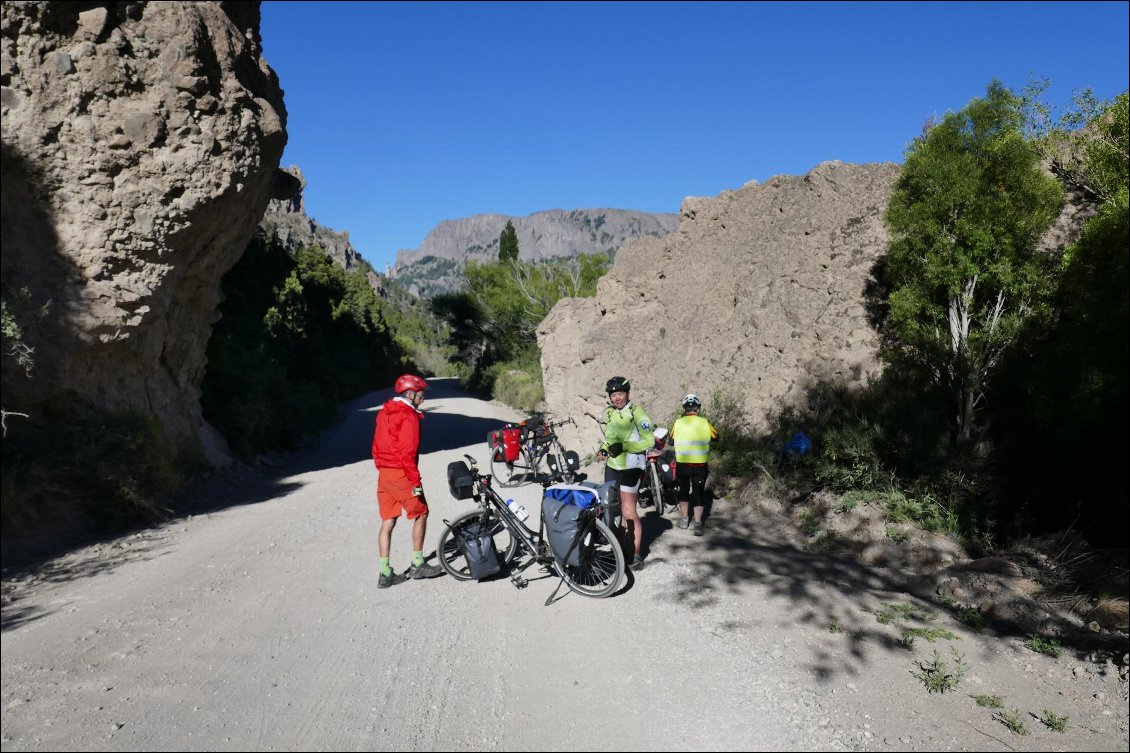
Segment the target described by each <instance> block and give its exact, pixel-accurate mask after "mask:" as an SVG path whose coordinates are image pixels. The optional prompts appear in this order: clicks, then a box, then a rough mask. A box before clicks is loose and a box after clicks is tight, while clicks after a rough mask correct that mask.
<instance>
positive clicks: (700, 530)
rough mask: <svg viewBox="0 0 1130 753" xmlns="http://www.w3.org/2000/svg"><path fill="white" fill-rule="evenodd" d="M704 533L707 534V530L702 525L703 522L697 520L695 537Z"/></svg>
mask: <svg viewBox="0 0 1130 753" xmlns="http://www.w3.org/2000/svg"><path fill="white" fill-rule="evenodd" d="M704 533H706V529H705V528H703V525H702V521H701V520H696V521H695V522H694V535H695V536H701V535H703V534H704Z"/></svg>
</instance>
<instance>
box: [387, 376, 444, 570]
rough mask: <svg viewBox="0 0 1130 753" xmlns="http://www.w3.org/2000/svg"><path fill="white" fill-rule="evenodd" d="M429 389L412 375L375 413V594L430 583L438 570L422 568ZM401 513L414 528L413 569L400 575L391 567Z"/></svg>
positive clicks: (401, 378)
mask: <svg viewBox="0 0 1130 753" xmlns="http://www.w3.org/2000/svg"><path fill="white" fill-rule="evenodd" d="M427 388H428V383H427V382H425V381H424V380H423V379H421V378H420V377H418V376H416V375H415V374H405V375H403V376H402V377H400V378H399V379H397V380H396V384H395V385H394V386H393V390H394V391H395V392H396V393H397V394H396V397H394V398H392V399H391V400H389V401H388V402H386V403H385V404H384V405H383V406H381V410H380V411H379V412H378V413H377V429H376V431H375V432H374V433H373V463H374V464H375V465H376V466H377V504H378V506H379V507H380V511H381V533H380V537H379V542H380V550H381V573H380V575H379V576H378V578H377V588H388V587H389V586H394V585H396V584H397V583H403V582H404V581H405V580H407V579H408V578H434V577H435V576H437V575H439V574H440V573H442V570H441V569H440V566H439V565H427V564H424V534H425V533H427V530H428V502H427V500H426V499H425V498H424V487H423V484H422V482H421V480H420V468H419V466H418V463H419V459H420V419H422V418H423V417H424V414H423V413H422V412H420V403H422V402H424V390H426V389H427ZM401 512H403V513H404V514H405V515H406V516H407V517H408V519H409V520H412V521H415V522H414V523H413V525H412V565H411V566H410V567H409V568H408V570H407V572H404V573H400V574H399V575H398V574H396V573H394V572H393V571H392V566H391V565H389V550H390V549H391V548H392V529H394V528H396V521H397V520H398V519H399V518H400V513H401Z"/></svg>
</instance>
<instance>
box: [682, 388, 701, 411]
mask: <svg viewBox="0 0 1130 753" xmlns="http://www.w3.org/2000/svg"><path fill="white" fill-rule="evenodd" d="M682 403H683V410H698V409H699V408H701V407H702V401H701V400H699V399H698V395H696V394H694V393H693V392H691V393H688V394H686V395H683V399H682Z"/></svg>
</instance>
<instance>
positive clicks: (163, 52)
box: [0, 2, 295, 444]
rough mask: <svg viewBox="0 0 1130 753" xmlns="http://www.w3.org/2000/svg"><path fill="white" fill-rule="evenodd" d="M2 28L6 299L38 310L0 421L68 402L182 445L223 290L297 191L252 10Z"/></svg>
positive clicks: (151, 8) (235, 7) (165, 12)
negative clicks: (287, 173) (152, 427)
mask: <svg viewBox="0 0 1130 753" xmlns="http://www.w3.org/2000/svg"><path fill="white" fill-rule="evenodd" d="M2 23H3V27H2V29H3V34H2V38H0V58H2V63H3V77H2V78H3V80H2V83H3V101H2V111H3V163H2V172H3V221H2V225H0V234H2V242H3V249H4V252H3V288H4V293H5V298H6V299H7V298H8V297H9V295H10V294H11V293H12V291H16V290H19V289H20V288H24V287H26V288H27V289H28V291H29V293H30V301H31V304H32V305H33V306H39V305H41V304H43V303H46V302H48V301H50V305H49V314H48V316H47V317H46V318H45V319H43V320H41V321H37V322H29V321H25V322H23V324H24V325H25V329H26V339H27V341H28V343H29V344H30V345H32V346H33V347H34V348H35V360H36V368H35V371H34V377H33V378H31V379H25V378H17V377H22V374H21V375H16V376H12V375H10V374H8V373H7V372H6V374H5V377H6V378H5V382H4V403H5V408H7V409H9V410H13V409H18V410H24V411H31V412H34V411H35V410H36V406H37V405H40V404H43V403H45V402H47V401H52V400H55V399H58V398H60V397H66V396H68V395H70V396H79V397H81V398H85V399H88V400H89V401H91V402H92V403H93V404H94V405H95V406H97V407H99V408H102V409H108V410H123V409H129V410H135V411H140V412H143V413H147V414H150V415H152V416H154V417H156V418H157V420H158V421H159V422H160V424H161V425H162V427H163V428H164V430H165V431H166V433H167V436H168V438H169V439H170V440H173V441H175V442H178V443H182V444H183V443H193V442H195V441H197V439H198V438H199V437H200V435H201V432H205V433H206V432H207V427H205V426H204V423H203V420H202V418H201V416H200V402H199V394H200V390H199V384H200V381H201V379H202V377H203V374H204V367H205V346H206V344H207V341H208V337H209V334H210V331H211V326H210V325H211V323H212V321H213V320H214V318H215V316H216V306H217V304H218V303H219V300H220V289H219V281H220V278H221V277H222V276H223V274H224V273H225V272H226V271H227V270H228V269H229V268H230V267H231V266H232V264H234V263H235V261H236V260H237V259H238V258H239V255H240V254H241V253H242V252H243V251H244V249H245V248H246V246H247V243H248V241H249V239H250V237H251V234H252V232H253V231H254V229H255V226H256V224H257V223H258V221H259V219H260V218H261V217H262V215H263V211H264V209H265V207H266V205H267V202H268V200H269V199H270V198H271V196H272V192H274V193H276V194H277V195H278V197H279V198H285V196H287V195H289V194H287V191H288V190H289V191H290V192H291V193H293V190H294V188H295V187H294V186H293V185H292V184H291V183H290V182H288V181H286V180H279V177H278V176H277V175H276V172H277V168H278V163H279V159H280V157H281V156H282V151H283V147H284V145H285V143H286V131H285V122H286V112H285V109H284V107H283V99H282V91H281V89H280V88H279V83H278V80H277V78H276V76H275V74H274V72H273V71H272V70H271V69H270V67H269V66H268V65H267V62H266V61H265V60H264V59H263V56H262V48H261V45H260V39H259V4H258V3H218V2H199V3H183V2H161V3H156V2H155V3H143V2H116V3H91V2H78V3H40V2H5V3H4V4H3V15H2Z"/></svg>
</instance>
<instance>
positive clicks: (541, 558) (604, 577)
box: [437, 455, 624, 605]
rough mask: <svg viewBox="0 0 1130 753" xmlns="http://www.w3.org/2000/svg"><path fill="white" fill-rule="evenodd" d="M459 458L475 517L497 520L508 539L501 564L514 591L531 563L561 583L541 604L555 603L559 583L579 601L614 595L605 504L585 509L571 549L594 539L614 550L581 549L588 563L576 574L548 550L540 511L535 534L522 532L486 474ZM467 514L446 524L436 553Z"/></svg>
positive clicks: (616, 553) (617, 569) (618, 566)
mask: <svg viewBox="0 0 1130 753" xmlns="http://www.w3.org/2000/svg"><path fill="white" fill-rule="evenodd" d="M464 457H465V458H466V459H467V461H469V465H470V468H469V469H468V470H470V473H471V478H472V483H473V487H472V489H473V491H472V494H471V498H472V499H474V500H475V502H476V503H477V504H478V505H479V507H480V508H482V512H481V513H475V515H484V516H485V517H484V518H483V520H487V519H489V518H492V517H493V518H497V520H498V521H499V522H501V523H502V526H503V527H504V528H505V529H506V531H507V532H508V533H509V534H510V539H511V541H510V544H509V545H508V546H507V548H506V551H505V553H504V554H503V555H502V561H503V563H504V564H506V565H509V566H510V581H511V582H512V583H513V584H514V586H515V587H517V588H524V587H525V586H526V585H528V581H527V580H526V579H525V578H524V577H523V576H522V572H523V571H525V570H526V569H527V568H528V567H530V566H531V565H533V564H540V565H542V566H543V567H544V568H545V570H546V572H548V573H550V575H551V577H552V575H554V574H555V575H556V576H558V577H560V578H561V583H559V584H558V586H557V588H556V589H554V591H553V593H552V594H551V595H550V597H549V598H548V599H547V600H546V605H548V604H550V603H551V602H552V601H553V600H554V597H556V595H557V591H558V590H559V589H560V588H561V585H562V584H564V583H567V584H568V586H569V588H570V590H573V591H576V592H577V593H579V594H580V595H582V596H589V597H597V598H599V597H602V596H607V595H608V594H610V593H612V592H613V591H614V590H615V588H616V587H617V585H618V584H619V582H620V581H621V579H622V578H623V573H624V561H623V552H622V551H621V549H620V546H619V543H618V542H617V541H616V539H615V536H614V535H613V533H612V531H611V530H610V529H609V528H608V527H607V526H606V525H605V523H604V522H603V517H604V512H605V505H604V504H603V503H601V502H599V501H598V502H597V504H596V505H594V506H593V507H592V508H589V509H590V510H591V514H589V515H586V516H584V520H583V522H581V525H580V528H579V529H578V531H577V534H576V537H575V539H574V542H573V545H574V546H577V545H580V544H581V543H582V542H585V544H586V547H587V543H588V542H589V541H591V540H593V537H594V536H595V537H596V539H595V540H597V541H605V542H607V543H608V545H609V546H614V547H615V548H614V549H613V550H611V551H610V553H602V554H596V553H595V550H587V549H586V551H588V554H586V555H583V558H584V557H591V559H589V560H588V564H583V565H581V568H582V570H583V572H581V571H577V570H574V566H573V565H567V564H566V563H565V562H564V561H561V560H558V558H557V556H555V555H554V554H553V552H552V551H551V550H550V546H549V541H548V538H547V530H546V522H545V518H544V516H543V515H542V511H541V510H539V511H538V529H537V532H536V533H535V532H533V531H531V530H530V529H529V528H527V527H526V525H525V524H524V523H523V522H522V521H521V520H520V519H519V518H518V517H517V516H516V515H515V514H514V513H513V511H511V509H510V508H509V507H508V506H507V505H506V502H505V501H504V500H503V499H502V496H501V495H500V494H499V493H498V492H497V491H495V490H494V488H493V486H492V484H491V480H492V476H491V474H483V473H479V470H478V465H477V463H476V462H475V459H474V458H472V457H471V456H470V455H464ZM470 515H471V514H470V513H468V514H466V515H464V516H462V517H461V518H459V519H457V520H456V521H454V522H452V523H447V522H446V521H445V523H447V528H446V530H445V532H444V533H443V534H442V535H441V537H440V542H441V546H437V551H438V550H439V549H443V550H444V552H446V551H447V548H446V546H445V545H442V544H443V542H444V541H446V540H447V537H448V536H449V535H451V532H452V531H454V530H456V526H458V525H459V521H461V520H465V519H466V518H467V517H468V516H470ZM500 531H501V529H496V533H497V532H500ZM569 551H570V553H571V552H572V548H570V550H569ZM602 552H603V550H602ZM522 553H524V554H528V555H530V556H529V559H528V560H527V561H526V562H522V563H519V562H517V560H518V559H519V557H520V555H521V554H522ZM609 556H611V557H612V560H611V562H609V561H608V560H607V557H609ZM440 557H441V559H440V561H441V564H443V565H444V567H445V568H446V569H448V572H449V573H451V574H452V575H453V576H455V577H457V578H460V579H466V578H465V577H464V576H465V575H466V574H464V576H461V575H458V574H457V573H456V571H454V570H452V569H450V568H448V565H447V564H446V563H447V562H448V560H447V559H446V554H442V553H441V555H440ZM564 558H565V559H568V558H569V554H566V555H564ZM610 564H612V565H613V566H612V567H611V568H610V567H609V565H610ZM593 575H597V581H596V582H595V583H594V582H592V581H590V580H589V578H591V577H592V576H593Z"/></svg>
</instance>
